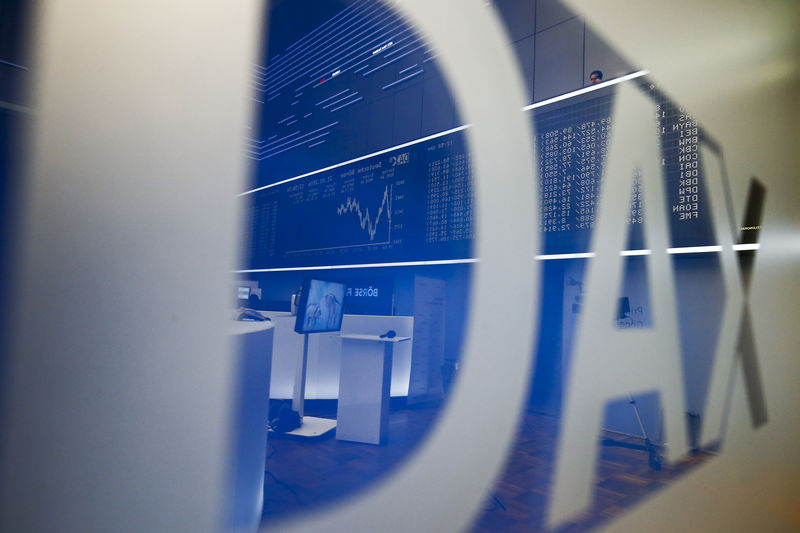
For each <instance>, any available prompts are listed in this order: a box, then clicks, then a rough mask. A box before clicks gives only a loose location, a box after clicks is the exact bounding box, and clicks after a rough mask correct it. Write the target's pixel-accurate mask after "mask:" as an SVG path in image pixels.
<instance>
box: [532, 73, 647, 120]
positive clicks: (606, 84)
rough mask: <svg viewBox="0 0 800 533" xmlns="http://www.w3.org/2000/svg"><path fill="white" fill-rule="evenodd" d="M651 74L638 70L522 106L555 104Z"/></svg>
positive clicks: (533, 106)
mask: <svg viewBox="0 0 800 533" xmlns="http://www.w3.org/2000/svg"><path fill="white" fill-rule="evenodd" d="M648 74H650V71H649V70H639V71H637V72H633V73H631V74H628V75H626V76H622V77H619V78H614V79H613V80H608V81H606V82H603V83H598V84H597V85H590V86H589V87H584V88H583V89H578V90H577V91H572V92H570V93H564V94H560V95H558V96H554V97H553V98H548V99H547V100H542V101H541V102H535V103H533V104H531V105H526V106H525V107H523V108H522V110H523V111H529V110H531V109H536V108H537V107H542V106H546V105H548V104H553V103H555V102H560V101H561V100H566V99H568V98H572V97H574V96H578V95H581V94H586V93H590V92H592V91H597V90H599V89H603V88H604V87H610V86H612V85H616V84H618V83H622V82H623V81H628V80H632V79H635V78H639V77H641V76H646V75H648Z"/></svg>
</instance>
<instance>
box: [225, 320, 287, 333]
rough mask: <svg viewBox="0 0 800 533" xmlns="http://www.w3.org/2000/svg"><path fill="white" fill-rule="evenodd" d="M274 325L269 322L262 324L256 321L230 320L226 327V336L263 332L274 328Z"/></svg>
mask: <svg viewBox="0 0 800 533" xmlns="http://www.w3.org/2000/svg"><path fill="white" fill-rule="evenodd" d="M274 327H275V325H274V324H273V323H272V321H270V320H264V321H263V322H260V321H257V320H231V321H230V322H229V324H228V326H227V329H228V335H247V334H248V333H255V332H257V331H264V330H267V329H272V328H274Z"/></svg>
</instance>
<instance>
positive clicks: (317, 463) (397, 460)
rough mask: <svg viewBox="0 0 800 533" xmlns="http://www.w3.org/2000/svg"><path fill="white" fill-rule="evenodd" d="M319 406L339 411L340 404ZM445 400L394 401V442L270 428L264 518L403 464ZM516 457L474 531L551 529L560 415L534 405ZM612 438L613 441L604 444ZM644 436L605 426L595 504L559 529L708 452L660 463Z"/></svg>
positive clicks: (336, 495) (596, 521) (667, 477)
mask: <svg viewBox="0 0 800 533" xmlns="http://www.w3.org/2000/svg"><path fill="white" fill-rule="evenodd" d="M322 411H323V412H317V413H312V414H317V415H325V414H328V415H331V416H332V413H333V412H335V407H333V408H331V407H328V408H327V409H326V408H324V406H323V408H322ZM440 412H441V408H440V406H439V405H425V406H417V407H413V408H410V407H406V406H405V405H404V404H402V403H401V402H397V401H395V402H393V406H392V410H391V412H390V416H389V435H388V439H387V442H386V444H384V445H381V446H374V445H369V444H357V443H350V442H341V441H337V440H336V439H335V438H334V437H333V434H332V433H331V434H329V436H326V437H323V438H321V439H318V440H305V441H301V440H297V439H293V438H287V437H278V438H273V436H272V435H271V436H270V440H269V444H268V446H267V477H266V483H265V491H264V492H265V498H264V512H263V518H262V524H264V525H274V524H275V523H276V522H278V521H280V520H281V519H285V518H289V517H291V516H298V513H303V512H306V511H308V510H310V509H312V508H313V509H319V508H320V507H321V506H324V505H329V504H332V503H336V502H337V501H340V500H341V499H342V498H346V497H348V496H352V495H354V494H357V493H358V492H359V491H361V490H363V489H365V488H368V487H369V486H370V484H371V483H372V482H373V481H374V480H376V479H378V478H380V477H381V476H383V475H385V474H386V473H388V472H390V471H391V470H393V469H394V468H396V467H398V466H400V465H401V464H402V462H403V461H404V459H405V458H407V457H408V455H409V453H411V452H412V451H413V450H414V449H415V448H416V446H417V445H418V444H419V443H420V442H421V441H422V440H423V438H424V436H425V435H426V433H427V430H428V429H429V428H430V427H432V424H433V423H435V421H436V419H437V417H438V415H439V413H440ZM521 421H522V424H521V427H520V430H519V433H518V435H517V439H516V443H515V445H514V448H513V450H512V452H511V455H510V457H509V461H508V463H507V465H506V467H505V469H504V471H503V473H502V474H501V477H500V479H499V480H498V482H497V484H496V485H495V488H494V490H493V491H492V492H491V493H490V494H487V498H486V502H485V506H484V510H483V512H482V514H481V515H480V516H479V518H478V519H477V521H476V523H475V524H474V526H473V528H472V531H473V533H489V532H492V533H494V532H498V531H504V532H505V531H509V532H517V531H519V532H523V531H525V532H531V531H534V532H535V531H547V529H546V528H545V527H544V511H545V509H546V505H547V501H548V497H549V492H550V490H551V484H552V472H553V465H554V447H555V444H556V437H557V430H558V419H557V418H555V417H552V416H547V415H543V414H537V413H531V412H526V413H524V416H523V417H522V418H521ZM602 442H605V444H601V443H602ZM642 444H643V442H642V439H638V438H634V437H629V436H624V435H619V434H614V433H610V432H604V433H603V435H602V436H601V439H599V440H598V445H599V446H601V448H600V464H599V467H598V472H597V481H596V485H595V490H594V504H593V507H592V509H591V510H590V511H588V512H587V513H585V514H584V515H582V516H581V517H580V518H579V519H578V520H577V521H575V522H574V523H571V524H568V525H566V526H564V527H562V528H560V529H559V530H558V531H559V533H567V532H569V533H573V532H578V531H588V530H591V529H592V528H594V527H595V526H598V525H600V524H602V523H604V522H607V521H608V520H609V519H611V518H613V517H614V516H618V515H620V514H622V513H624V512H625V511H626V509H629V508H632V507H634V506H635V505H637V504H638V503H639V502H641V501H642V500H643V499H644V498H646V497H648V496H650V495H652V494H654V493H655V492H656V491H658V490H660V489H661V488H663V487H664V486H666V485H667V484H669V483H670V482H671V481H673V480H674V479H676V478H677V477H679V476H680V475H682V474H683V473H685V472H686V471H688V470H689V469H691V468H692V467H693V466H694V465H697V464H698V463H700V462H702V461H704V460H706V459H708V458H709V457H710V455H708V454H696V455H693V456H690V457H688V458H686V459H685V460H683V461H681V462H680V463H678V464H677V465H674V466H667V465H664V466H663V468H662V469H661V470H653V469H651V468H650V466H649V463H648V454H647V452H645V451H642V450H641V449H637V447H638V446H641V445H642Z"/></svg>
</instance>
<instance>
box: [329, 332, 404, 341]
mask: <svg viewBox="0 0 800 533" xmlns="http://www.w3.org/2000/svg"><path fill="white" fill-rule="evenodd" d="M340 337H342V338H343V339H353V340H357V341H378V342H402V341H407V340H409V339H411V337H392V338H391V339H390V338H388V337H381V336H380V335H359V334H357V333H345V334H343V335H340Z"/></svg>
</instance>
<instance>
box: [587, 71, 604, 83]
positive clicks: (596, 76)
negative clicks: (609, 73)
mask: <svg viewBox="0 0 800 533" xmlns="http://www.w3.org/2000/svg"><path fill="white" fill-rule="evenodd" d="M602 81H603V73H602V72H601V71H599V70H593V71H592V73H591V74H589V85H595V84H597V83H601V82H602Z"/></svg>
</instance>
